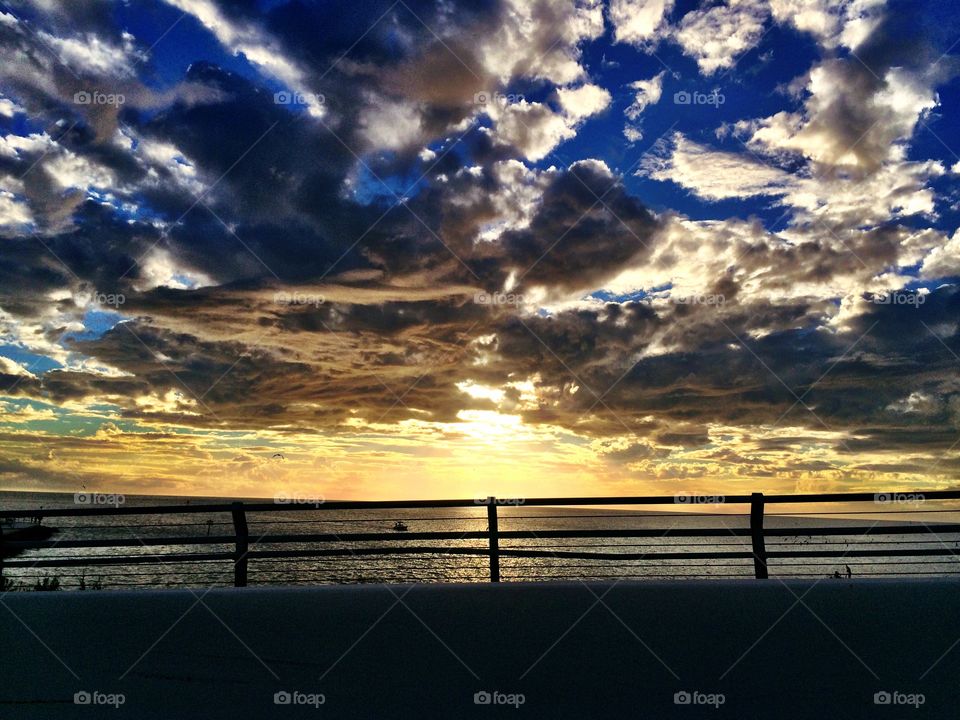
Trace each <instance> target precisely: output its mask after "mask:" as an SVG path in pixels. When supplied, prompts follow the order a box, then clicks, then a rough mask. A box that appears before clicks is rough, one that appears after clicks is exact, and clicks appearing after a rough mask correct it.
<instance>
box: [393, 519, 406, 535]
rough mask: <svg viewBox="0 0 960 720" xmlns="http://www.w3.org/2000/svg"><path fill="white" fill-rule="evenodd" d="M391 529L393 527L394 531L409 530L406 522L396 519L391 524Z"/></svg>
mask: <svg viewBox="0 0 960 720" xmlns="http://www.w3.org/2000/svg"><path fill="white" fill-rule="evenodd" d="M393 529H394V531H396V532H406V531H407V530H409V529H410V528H408V527H407V525H406V523H403V522H401V521H399V520H397V521H396V522H395V523H394V524H393Z"/></svg>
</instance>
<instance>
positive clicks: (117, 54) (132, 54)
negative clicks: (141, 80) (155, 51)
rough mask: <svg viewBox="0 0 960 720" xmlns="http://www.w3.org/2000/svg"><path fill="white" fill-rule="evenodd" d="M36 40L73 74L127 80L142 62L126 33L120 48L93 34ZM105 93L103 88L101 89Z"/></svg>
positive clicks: (42, 37) (43, 35)
mask: <svg viewBox="0 0 960 720" xmlns="http://www.w3.org/2000/svg"><path fill="white" fill-rule="evenodd" d="M38 37H39V38H40V39H41V40H42V42H43V44H44V45H46V46H47V47H48V48H50V49H51V50H52V51H53V52H54V54H55V55H56V56H57V58H58V59H59V60H60V61H61V62H63V63H64V64H66V65H68V66H70V67H71V68H73V69H74V70H78V71H81V72H88V73H91V72H92V73H95V74H96V75H101V76H105V77H109V78H113V79H127V78H132V77H134V76H135V75H136V70H135V69H134V65H135V63H136V61H137V60H139V59H141V58H142V55H141V53H140V52H139V51H138V50H137V49H136V46H135V45H134V38H133V36H132V35H130V34H129V33H124V34H123V45H122V46H116V45H111V44H109V43H106V42H104V41H103V40H102V39H101V38H99V37H97V36H96V35H95V34H93V33H87V34H86V35H83V36H81V37H75V38H60V37H56V36H54V35H50V34H49V33H45V32H41V33H39V34H38ZM101 90H102V91H103V92H108V90H107V89H106V88H101Z"/></svg>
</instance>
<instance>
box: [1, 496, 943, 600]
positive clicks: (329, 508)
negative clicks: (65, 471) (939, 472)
mask: <svg viewBox="0 0 960 720" xmlns="http://www.w3.org/2000/svg"><path fill="white" fill-rule="evenodd" d="M694 497H695V499H697V500H698V502H691V501H690V496H685V495H681V496H618V497H566V498H523V499H518V498H494V497H489V498H476V499H447V500H399V501H385V500H374V501H352V500H351V501H331V502H320V501H317V502H289V503H285V502H263V501H257V500H254V501H244V502H239V501H238V502H230V503H223V502H209V503H199V502H198V503H189V504H184V503H181V504H171V505H153V506H145V505H144V506H126V505H116V506H97V507H59V508H36V509H27V510H23V509H21V510H10V509H5V510H0V577H2V575H3V572H4V570H5V569H6V570H8V571H11V572H14V573H15V572H16V571H23V570H29V569H33V568H77V567H107V566H125V565H129V566H131V567H132V566H139V565H144V566H151V565H152V566H161V565H174V566H176V565H183V564H185V563H189V564H197V565H198V566H202V565H203V564H205V563H229V564H230V566H232V575H233V584H234V585H236V586H238V587H242V586H245V585H246V584H247V582H248V575H249V570H250V562H251V561H272V560H283V559H287V560H291V561H293V560H306V559H311V558H312V559H316V560H322V559H324V558H345V557H355V558H364V557H367V558H376V557H389V556H424V557H432V558H440V557H443V556H448V557H450V558H458V557H459V558H471V557H474V558H483V559H485V561H486V577H487V579H489V580H490V581H492V582H499V581H500V579H501V561H502V560H522V559H526V560H534V561H539V560H545V559H550V558H553V559H555V560H558V561H560V563H559V564H560V566H561V569H562V568H566V567H567V566H566V565H564V562H566V561H572V560H578V561H589V562H597V561H619V562H620V563H625V562H626V563H664V562H665V561H710V560H739V561H752V568H751V570H752V573H751V574H752V575H753V576H754V577H756V578H760V579H763V578H766V577H768V575H769V572H770V561H771V560H785V559H787V560H788V559H796V560H800V561H804V563H805V562H806V561H809V560H811V559H817V558H823V559H828V558H830V559H833V558H836V559H844V558H846V559H851V558H900V559H906V558H923V557H928V558H951V560H950V561H949V562H952V561H954V560H960V556H958V553H960V523H956V522H940V521H933V520H931V521H930V522H916V521H913V522H899V523H894V522H890V521H887V520H883V521H882V522H881V521H875V522H873V523H872V524H867V522H866V521H862V522H858V523H857V524H855V525H842V524H839V525H838V524H834V525H830V526H826V525H814V524H803V525H799V526H795V527H765V524H764V521H765V520H766V519H767V518H770V517H784V516H790V515H791V513H790V512H789V511H778V512H776V513H767V512H766V510H765V506H766V505H768V504H771V503H774V504H777V505H779V506H786V505H802V506H806V509H805V510H803V511H802V512H797V513H796V515H797V517H799V516H809V515H816V514H817V512H818V511H817V510H810V509H809V506H810V505H816V504H835V503H843V504H859V503H865V502H870V503H874V504H875V507H874V509H873V510H870V511H863V510H851V511H849V514H851V515H854V516H856V515H864V514H870V515H878V516H879V515H891V516H896V515H902V514H910V513H914V512H927V513H954V512H956V513H960V505H958V506H957V507H956V508H949V507H948V508H944V509H935V510H930V509H926V508H925V509H923V510H921V509H919V507H918V505H919V503H921V502H943V503H949V502H950V501H960V490H938V491H898V492H890V493H805V494H798V495H782V494H781V495H764V494H762V493H751V494H749V495H742V494H741V495H728V496H721V495H701V496H694ZM700 500H703V501H704V502H707V503H709V504H710V505H711V507H712V506H714V505H716V506H717V508H719V507H720V506H723V507H726V506H732V505H744V506H746V509H745V511H744V512H742V513H740V514H737V513H732V512H697V511H698V510H700V509H703V505H702V504H699V502H700ZM901 500H905V501H907V502H909V503H910V504H912V505H913V506H914V507H912V508H907V509H904V508H903V507H902V506H901V504H902V503H901ZM630 505H633V506H665V505H672V506H675V507H674V510H680V511H682V512H661V513H659V514H653V515H651V514H647V513H640V512H635V513H620V514H617V515H613V514H607V515H584V516H577V515H536V514H533V515H516V514H510V513H506V512H502V510H503V509H504V508H510V509H511V511H512V512H514V513H516V512H518V511H519V509H520V508H526V507H530V508H544V507H558V508H563V507H566V508H570V507H581V508H590V507H593V508H598V507H619V506H630ZM444 508H447V509H449V508H476V509H477V510H478V511H482V512H478V514H477V515H476V516H474V517H460V516H452V517H450V516H449V513H448V514H447V515H445V516H441V517H439V518H431V517H407V518H406V519H409V520H411V521H418V522H420V521H422V522H430V521H441V520H442V521H455V520H460V521H463V522H469V523H472V522H484V521H486V525H487V527H486V529H484V530H476V529H467V530H465V531H463V532H460V531H446V530H438V531H430V530H426V531H424V530H416V531H410V530H408V529H406V528H403V531H402V532H394V531H393V530H387V529H385V530H384V531H374V532H356V531H345V532H340V533H338V532H333V531H324V532H287V533H285V532H276V531H275V529H274V528H275V526H277V525H281V524H283V523H297V524H317V525H324V524H329V523H361V522H389V521H391V520H392V519H393V518H388V517H386V516H384V517H376V518H370V517H358V516H351V517H347V518H336V519H324V516H326V515H329V514H331V513H333V512H338V511H343V512H344V513H350V512H351V511H370V510H376V511H386V510H404V509H407V510H430V509H433V510H441V509H444ZM717 508H713V509H717ZM302 511H314V512H317V513H319V514H318V516H316V517H314V518H312V519H307V520H278V519H276V518H275V517H273V516H274V514H279V515H283V514H285V513H292V512H302ZM823 513H824V516H825V517H827V516H834V517H835V516H836V515H840V514H845V512H844V511H836V510H830V511H823ZM217 514H219V515H222V516H223V517H224V519H223V520H218V521H217V522H216V523H214V521H213V520H207V521H206V522H205V523H204V522H183V523H176V522H164V523H158V524H152V525H151V524H143V525H142V527H143V528H150V529H157V530H161V532H153V533H152V534H150V535H149V536H143V537H141V536H139V534H135V533H130V532H128V533H127V534H126V535H119V536H117V533H118V532H119V531H122V530H128V531H129V530H130V529H131V528H135V527H140V526H136V525H134V526H130V525H122V524H120V525H97V524H96V523H95V524H93V525H69V524H68V525H64V526H63V527H62V528H59V529H60V530H62V531H66V532H69V531H74V532H76V531H78V530H83V531H85V532H87V534H88V535H91V534H92V535H94V536H88V537H82V538H70V537H55V536H50V537H32V536H29V535H28V536H25V537H20V535H22V534H23V533H22V529H23V528H22V527H20V526H17V527H16V530H14V525H13V524H12V523H9V522H8V523H7V525H6V528H7V529H6V531H4V527H5V526H4V522H3V521H9V520H16V519H29V520H30V521H31V522H32V523H33V524H35V525H38V524H39V523H42V522H44V521H49V520H51V519H63V520H64V521H76V520H78V519H79V520H83V519H84V518H86V519H91V520H96V519H101V518H104V517H111V516H114V517H118V518H122V517H129V516H161V517H168V516H172V515H187V516H196V515H203V516H210V515H217ZM264 514H270V516H271V517H267V518H265V519H264V518H263V517H262V516H263V515H264ZM583 517H589V518H594V519H597V518H606V519H607V520H611V521H612V520H618V521H621V522H627V521H628V520H630V519H636V520H643V519H645V518H648V517H658V518H664V517H675V518H677V520H678V521H679V520H682V519H684V518H690V517H702V518H708V517H713V518H731V519H739V520H741V521H742V520H746V523H745V524H744V525H742V526H737V527H729V526H727V524H726V523H725V522H722V521H721V522H719V523H718V524H719V525H721V527H692V528H691V527H669V528H652V527H612V526H608V527H592V528H552V527H547V528H543V529H537V530H533V529H512V528H510V527H508V528H507V529H502V528H501V524H502V523H504V522H507V523H512V522H513V521H523V520H526V521H531V520H533V521H545V520H547V519H551V518H552V519H563V518H566V519H568V520H570V519H572V520H576V519H578V518H583ZM931 523H934V524H933V525H931ZM21 525H23V523H21ZM204 525H206V528H207V534H206V535H202V534H199V533H198V532H197V530H193V531H192V532H190V533H189V534H179V535H178V534H167V535H164V534H163V533H164V532H173V531H181V530H189V529H190V528H199V527H203V526H204ZM257 525H267V526H268V528H267V531H266V532H262V533H261V532H258V529H257ZM214 526H216V527H218V528H220V527H223V526H230V527H231V530H232V532H230V533H229V534H225V533H224V532H222V531H221V530H217V531H216V534H211V531H212V530H213V528H214ZM41 527H42V526H41ZM313 529H315V528H313ZM323 529H324V530H327V528H323ZM96 535H99V536H96ZM922 535H930V536H933V537H934V538H935V539H936V541H934V540H918V539H915V538H916V537H918V536H922ZM948 535H957V537H954V538H950V539H949V541H947V540H944V536H948ZM814 537H817V538H822V541H821V542H820V543H817V544H820V545H823V547H817V548H811V547H810V546H809V545H807V544H804V543H799V542H794V543H784V542H783V539H784V538H797V539H798V540H799V539H802V538H806V539H807V540H809V539H812V538H814ZM883 537H891V538H900V537H903V538H906V539H903V540H883V539H877V538H883ZM843 538H846V542H845V544H846V545H847V547H842V546H841V545H843V544H844V543H841V542H834V541H833V540H834V539H835V540H837V541H840V540H842V539H843ZM866 538H870V542H871V543H872V544H873V545H877V547H862V545H864V544H866V543H865V542H864V539H866ZM601 539H610V540H628V539H636V540H660V541H663V542H658V543H639V544H636V543H634V544H632V545H631V544H628V543H608V544H606V545H598V544H596V543H592V542H588V541H593V540H601ZM478 540H479V541H483V545H482V546H477V545H469V544H468V545H464V544H463V543H470V542H472V541H478ZM524 540H526V541H536V542H537V543H541V544H542V543H543V542H544V541H548V540H553V541H580V544H579V545H565V544H562V543H561V544H559V545H556V546H554V547H552V548H547V547H543V546H542V545H541V546H523V545H516V544H515V543H516V542H518V541H524ZM685 540H704V541H710V543H712V545H709V546H705V545H704V544H697V543H692V542H685ZM724 541H726V542H724ZM768 541H769V542H768ZM436 543H439V544H436ZM924 543H928V544H930V545H932V546H930V547H924V546H922V545H923V544H924ZM291 545H298V546H300V547H289V546H291ZM888 545H895V547H886V546H888ZM951 545H952V547H951ZM270 546H273V547H270ZM278 546H279V547H278ZM304 546H312V547H304ZM879 546H884V547H879ZM705 547H706V548H707V549H704V548H705ZM130 548H137V549H138V550H140V551H141V552H136V553H135V552H126V553H122V552H121V553H113V554H102V553H101V551H102V550H105V549H106V550H109V549H115V550H123V549H130ZM154 548H168V550H166V551H164V552H153V549H154ZM177 548H190V550H189V551H186V552H185V551H173V550H175V549H177ZM598 548H602V549H598ZM609 548H614V549H609ZM636 548H640V550H642V552H641V551H637V550H636ZM663 548H666V549H663ZM80 550H89V551H91V552H88V553H85V554H84V553H81V554H78V553H73V554H69V555H64V554H62V553H64V552H69V551H80ZM206 550H209V552H207V551H206ZM25 553H32V554H31V555H30V556H29V557H21V556H23V555H24V554H25ZM45 553H46V554H45ZM919 562H929V563H936V564H937V567H938V568H939V567H940V565H941V564H943V563H945V562H948V561H939V560H931V561H919ZM804 563H795V565H804ZM540 567H541V568H544V567H547V566H546V565H541V566H540ZM570 567H573V566H570ZM578 567H581V568H585V567H587V566H578ZM631 567H639V566H637V565H632V566H631ZM713 567H723V566H719V565H718V566H709V568H708V569H712V568H713ZM728 567H734V568H740V569H742V568H745V567H748V566H746V565H742V564H732V565H728ZM804 567H806V566H805V565H804ZM471 569H476V568H473V567H472V566H471ZM511 569H515V568H511ZM590 569H591V571H598V569H597V568H596V567H593V566H590ZM303 571H304V572H309V568H308V569H305V570H303ZM846 571H847V573H848V574H849V573H850V572H851V570H850V565H849V564H847V565H846ZM270 572H273V571H270ZM835 572H836V571H835ZM934 572H936V571H934ZM949 572H952V570H950V571H949ZM943 573H944V574H947V573H948V571H947V570H943ZM142 574H143V575H147V573H142ZM168 574H169V575H175V574H176V572H174V571H171V572H170V573H168ZM186 574H187V575H190V574H196V575H200V574H202V572H201V571H198V570H196V569H191V570H189V571H187V572H186ZM707 574H710V573H709V572H708V573H707ZM918 574H924V573H923V572H920V571H918ZM718 576H725V575H722V574H721V575H718ZM81 577H82V576H81ZM546 577H555V575H552V574H549V573H548V574H547V575H546ZM590 577H593V576H590ZM626 577H640V576H638V575H626ZM118 584H119V585H123V584H128V583H126V582H120V583H118Z"/></svg>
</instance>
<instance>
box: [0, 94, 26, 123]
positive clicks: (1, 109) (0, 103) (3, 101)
mask: <svg viewBox="0 0 960 720" xmlns="http://www.w3.org/2000/svg"><path fill="white" fill-rule="evenodd" d="M22 112H24V110H23V108H22V107H20V106H19V105H17V104H16V103H15V102H13V100H10V99H9V98H5V97H3V96H2V95H0V115H3V116H4V117H7V118H12V117H13V116H14V115H16V114H17V113H22Z"/></svg>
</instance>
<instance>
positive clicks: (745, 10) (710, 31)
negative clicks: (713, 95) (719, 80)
mask: <svg viewBox="0 0 960 720" xmlns="http://www.w3.org/2000/svg"><path fill="white" fill-rule="evenodd" d="M767 13H768V11H767V6H766V4H765V2H762V1H761V0H727V2H725V3H724V4H721V5H715V6H713V7H710V8H707V9H703V10H694V11H692V12H689V13H687V14H686V15H684V16H683V19H682V20H681V21H680V24H679V25H678V26H677V28H676V30H675V31H674V33H673V38H674V40H676V41H677V43H679V45H680V47H681V48H682V49H683V51H684V53H685V54H687V55H689V56H690V57H692V58H694V59H695V60H696V61H697V65H698V66H699V67H700V72H702V73H704V74H707V75H709V74H712V73H714V72H716V71H717V70H720V69H722V68H729V67H732V66H733V64H734V62H735V61H736V59H737V57H738V56H740V55H741V54H743V53H744V52H746V51H747V50H750V49H751V48H752V47H753V46H754V45H755V44H756V43H757V41H759V39H760V37H761V36H762V35H763V25H764V22H765V21H766V19H767Z"/></svg>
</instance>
